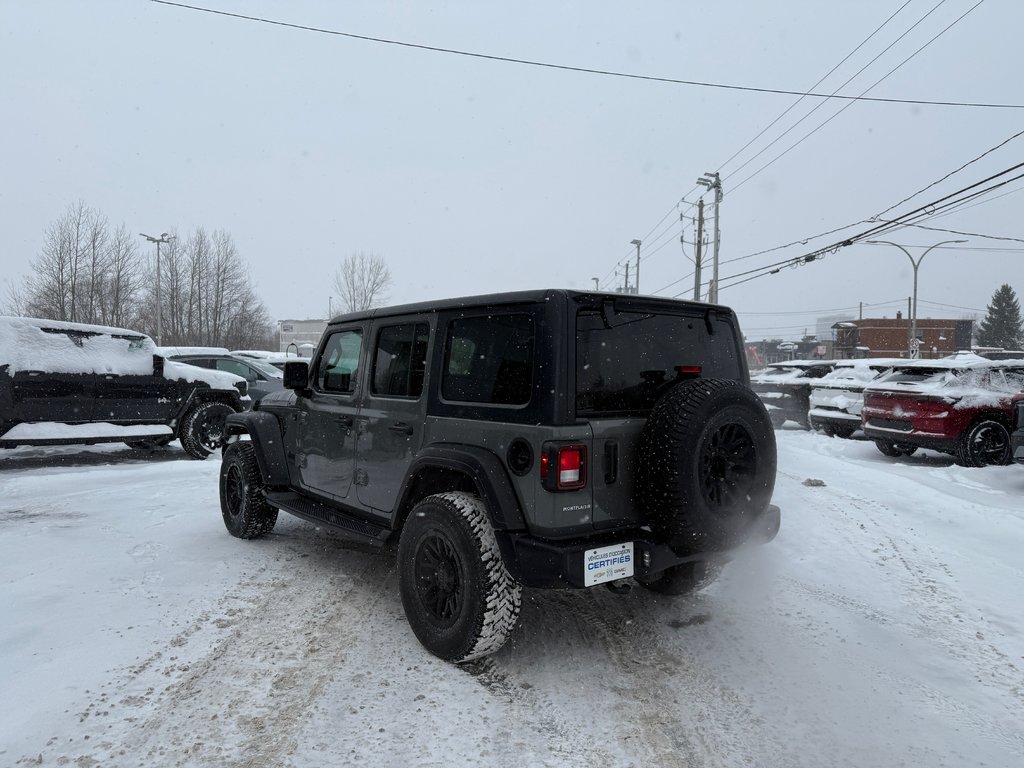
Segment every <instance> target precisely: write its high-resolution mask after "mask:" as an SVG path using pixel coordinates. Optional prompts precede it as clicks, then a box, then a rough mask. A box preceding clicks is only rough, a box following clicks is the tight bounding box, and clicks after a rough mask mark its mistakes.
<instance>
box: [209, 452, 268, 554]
mask: <svg viewBox="0 0 1024 768" xmlns="http://www.w3.org/2000/svg"><path fill="white" fill-rule="evenodd" d="M220 511H221V516H222V517H223V518H224V527H225V528H227V529H228V533H230V534H231V535H232V536H237V537H238V538H240V539H257V538H259V537H260V536H263V535H265V534H268V533H270V532H271V531H272V530H273V529H274V525H275V523H277V510H276V509H275V508H274V507H272V506H270V505H269V504H267V498H266V495H265V490H264V487H263V479H262V477H261V476H260V468H259V465H258V464H257V462H256V452H255V451H254V450H253V447H252V443H249V442H237V443H232V444H231V445H229V446H228V447H227V449H226V450H225V451H224V461H223V462H222V463H221V466H220Z"/></svg>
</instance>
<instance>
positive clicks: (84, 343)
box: [0, 317, 156, 375]
mask: <svg viewBox="0 0 1024 768" xmlns="http://www.w3.org/2000/svg"><path fill="white" fill-rule="evenodd" d="M155 349H156V345H155V344H153V340H152V339H151V338H149V336H146V335H145V334H144V333H139V332H138V331H130V330H127V329H125V328H115V327H112V326H106V325H88V324H84V323H68V322H63V321H60V320H45V319H39V318H33V317H0V366H2V365H6V366H7V370H8V373H10V374H14V373H16V372H18V371H49V372H53V373H115V374H120V375H146V374H152V373H153V353H154V351H155Z"/></svg>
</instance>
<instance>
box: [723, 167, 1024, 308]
mask: <svg viewBox="0 0 1024 768" xmlns="http://www.w3.org/2000/svg"><path fill="white" fill-rule="evenodd" d="M1021 167H1024V163H1019V164H1017V165H1015V166H1012V167H1010V168H1007V169H1005V170H1003V171H1000V172H999V173H996V174H993V175H992V176H989V177H987V178H985V179H982V180H981V181H978V182H975V183H974V184H970V185H968V186H966V187H963V188H962V189H959V190H957V191H956V192H952V193H950V194H948V195H945V196H944V197H941V198H939V199H938V200H935V201H933V202H931V203H927V204H925V205H924V206H921V207H919V208H916V209H914V210H912V211H909V212H907V213H906V214H902V215H900V216H897V217H896V218H895V219H893V220H892V221H887V222H884V223H881V224H878V225H876V226H874V227H871V228H869V229H868V230H866V231H863V232H860V233H858V234H856V235H854V236H852V237H850V238H847V239H846V240H843V241H840V242H837V243H832V244H831V245H828V246H825V247H823V248H819V249H818V250H816V251H812V252H810V253H807V254H803V255H801V256H795V257H792V258H790V259H787V260H785V261H782V262H775V263H774V264H768V265H764V266H762V267H758V268H756V269H751V270H747V271H745V272H738V273H736V274H734V275H730V276H728V277H725V278H722V279H723V280H726V281H728V280H735V278H740V277H742V278H743V279H742V280H735V282H731V283H728V285H726V286H724V287H726V288H732V287H735V286H738V285H742V284H743V283H747V282H750V281H751V280H756V279H757V278H759V277H764V276H766V275H770V274H776V273H778V272H781V271H782V269H783V268H784V267H798V266H802V265H804V264H809V263H811V262H814V261H817V260H819V259H821V258H824V256H825V255H827V254H828V253H830V252H831V253H835V252H837V251H838V250H839V249H840V248H843V247H846V246H849V245H853V244H854V243H857V242H861V241H863V240H868V239H871V238H875V237H878V236H880V235H882V234H885V233H887V232H890V231H894V230H897V229H901V228H903V227H906V226H910V225H911V224H912V223H913V222H910V221H909V219H919V220H927V218H928V217H929V216H932V215H934V214H935V213H937V212H938V211H940V210H942V209H943V208H946V207H949V206H953V205H957V204H959V203H960V202H961V201H960V200H955V199H952V198H956V197H958V196H959V195H962V194H963V193H965V192H969V191H971V190H975V191H973V192H971V194H970V195H968V196H967V197H966V198H965V199H972V198H976V197H978V196H980V195H984V194H987V193H988V192H991V191H992V190H995V189H998V188H1000V187H1002V186H1005V185H1006V184H1010V183H1012V182H1014V181H1016V180H1018V179H1021V178H1024V173H1022V174H1019V175H1017V176H1014V177H1012V178H1010V179H1007V180H1005V181H1001V182H998V183H995V184H992V185H991V186H989V187H987V188H984V189H981V190H977V189H976V188H977V187H979V186H982V185H984V184H987V183H988V182H991V181H994V180H995V179H998V178H999V177H1001V176H1005V175H1006V174H1008V173H1012V172H1013V171H1016V170H1019V169H1020V168H1021ZM968 236H971V235H968Z"/></svg>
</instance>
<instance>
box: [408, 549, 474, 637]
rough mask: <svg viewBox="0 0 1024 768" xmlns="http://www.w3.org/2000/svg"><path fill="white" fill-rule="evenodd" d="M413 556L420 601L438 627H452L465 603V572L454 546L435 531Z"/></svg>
mask: <svg viewBox="0 0 1024 768" xmlns="http://www.w3.org/2000/svg"><path fill="white" fill-rule="evenodd" d="M413 557H414V568H415V574H416V593H417V595H418V596H419V599H420V601H421V602H422V604H423V606H424V607H425V608H426V609H427V610H428V611H429V612H430V615H431V617H432V618H433V619H434V620H435V621H436V622H437V624H438V625H439V626H443V627H450V626H451V625H452V624H454V623H455V621H456V620H457V619H458V618H459V616H460V615H461V614H462V608H463V605H464V603H465V600H466V594H465V593H466V569H465V564H464V563H463V561H462V558H461V557H459V553H458V551H457V550H456V548H455V544H454V543H453V542H452V540H451V539H450V538H448V536H446V535H445V534H444V533H443V532H441V531H437V530H435V531H432V532H431V533H430V534H429V535H428V536H426V537H425V538H424V539H422V540H421V541H420V542H419V545H418V546H417V547H416V553H415V555H414V556H413Z"/></svg>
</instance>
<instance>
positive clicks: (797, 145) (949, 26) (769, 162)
mask: <svg viewBox="0 0 1024 768" xmlns="http://www.w3.org/2000/svg"><path fill="white" fill-rule="evenodd" d="M984 1H985V0H978V2H976V3H975V4H974V5H972V6H971V7H970V8H968V9H967V10H966V11H964V12H963V13H962V14H961V15H960V16H958V17H957V18H956V19H955V20H954V21H953V22H952V23H951V24H949V25H948V26H946V27H945V28H944V29H942V30H941V31H940V32H939V33H938V34H937V35H935V36H934V37H933V38H931V39H930V40H929V41H928V42H926V43H925V44H924V45H922V46H921V47H920V48H918V49H917V50H916V51H914V52H913V53H912V54H910V55H909V56H908V57H907V58H905V59H904V60H903V61H901V62H900V63H899V64H897V65H896V66H895V67H893V68H892V69H890V70H889V71H888V72H887V73H885V74H884V75H882V77H880V78H879V79H878V80H876V81H875V82H874V83H872V84H871V85H869V86H868V87H867V88H865V89H864V91H863V92H862V93H861V95H862V96H863V95H864V94H865V93H867V92H868V91H870V90H871V89H873V88H874V87H875V86H876V85H878V84H879V83H881V82H882V81H883V80H885V79H887V78H888V77H890V76H891V75H892V74H894V73H895V72H896V71H897V70H898V69H900V67H902V66H903V65H904V64H906V63H907V62H908V61H910V60H911V59H913V58H914V57H915V56H917V55H918V54H919V53H921V51H923V50H924V49H925V48H927V47H928V46H929V45H931V44H932V43H934V42H935V41H936V40H938V39H939V38H940V37H942V35H944V34H946V32H948V31H949V30H950V29H952V28H953V27H954V26H955V25H956V24H958V23H959V22H960V21H962V20H963V19H964V18H965V17H966V16H967V14H969V13H970V12H971V11H973V10H974V9H975V8H977V7H978V6H979V5H981V4H982V3H983V2H984ZM837 98H838V97H837ZM854 103H855V102H853V101H851V102H849V103H848V104H845V105H844V106H843V107H842V108H841V109H840V110H838V111H837V112H836V113H835V114H834V115H832V116H831V117H830V118H828V119H827V120H826V121H825V122H823V123H821V124H820V125H819V126H818V127H817V128H814V129H813V130H812V131H810V132H809V133H807V134H805V135H804V136H803V137H802V138H801V139H799V140H798V141H797V142H796V143H795V144H792V145H791V146H790V147H789V148H787V149H786V150H784V151H783V152H781V153H780V154H778V155H776V156H775V157H774V158H772V159H771V160H769V161H768V162H767V163H765V164H764V165H762V166H761V167H760V168H758V169H757V170H756V171H754V172H753V173H752V174H750V175H749V176H747V177H746V178H745V179H743V181H740V182H738V183H736V184H733V185H732V187H731V191H732V192H733V193H735V192H736V190H738V189H739V188H740V187H742V186H743V185H744V184H746V183H747V182H748V181H750V180H751V179H753V178H754V177H755V176H757V175H758V174H760V173H762V172H763V171H765V170H767V169H768V168H770V167H771V166H772V165H774V164H775V163H776V162H777V161H779V160H781V159H782V158H783V157H785V156H786V155H788V154H789V153H790V152H792V151H793V150H794V149H796V148H797V147H799V146H800V145H801V144H803V143H804V142H805V141H807V139H809V138H811V136H813V135H814V134H816V133H817V132H818V131H820V130H821V129H822V128H824V127H825V126H826V125H828V124H829V123H831V122H832V121H833V120H835V119H836V118H837V117H839V116H840V115H841V114H843V112H845V111H846V110H847V109H849V108H850V107H851V106H853V104H854Z"/></svg>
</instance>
